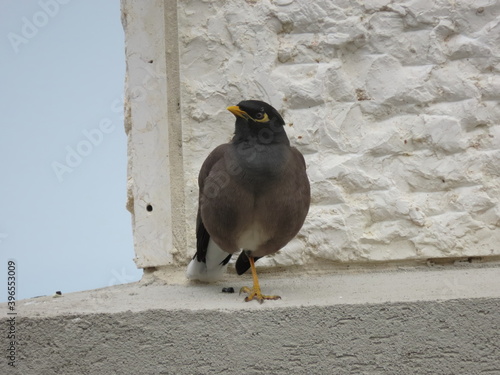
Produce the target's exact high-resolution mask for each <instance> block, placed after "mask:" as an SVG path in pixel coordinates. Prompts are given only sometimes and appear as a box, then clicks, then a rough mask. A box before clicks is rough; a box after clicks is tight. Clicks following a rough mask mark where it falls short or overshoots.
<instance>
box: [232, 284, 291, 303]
mask: <svg viewBox="0 0 500 375" xmlns="http://www.w3.org/2000/svg"><path fill="white" fill-rule="evenodd" d="M241 293H246V294H248V295H247V296H246V297H245V302H249V301H251V300H253V299H256V300H257V301H259V303H262V302H264V300H266V299H270V300H277V299H281V297H280V296H266V295H264V294H262V293H261V291H260V289H258V290H256V289H255V288H249V287H247V286H244V287H243V288H241V289H240V294H241Z"/></svg>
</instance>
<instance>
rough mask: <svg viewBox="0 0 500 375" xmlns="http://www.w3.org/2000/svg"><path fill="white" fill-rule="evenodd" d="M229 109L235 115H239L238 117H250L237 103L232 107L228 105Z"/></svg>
mask: <svg viewBox="0 0 500 375" xmlns="http://www.w3.org/2000/svg"><path fill="white" fill-rule="evenodd" d="M227 110H228V111H229V112H231V113H232V114H233V115H235V116H238V117H243V118H248V117H249V116H248V113H246V112H245V111H242V110H241V109H240V107H238V106H237V105H232V106H231V107H227Z"/></svg>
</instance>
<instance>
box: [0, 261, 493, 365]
mask: <svg viewBox="0 0 500 375" xmlns="http://www.w3.org/2000/svg"><path fill="white" fill-rule="evenodd" d="M438 268H439V270H436V268H433V269H430V270H422V269H420V270H418V269H417V270H416V269H412V268H408V269H404V270H399V271H398V272H394V271H392V272H387V271H384V272H372V273H357V272H344V273H339V274H336V275H323V276H321V277H319V276H318V277H311V278H307V279H304V278H298V279H290V278H286V279H283V278H269V279H267V278H265V280H263V287H264V288H266V289H268V290H270V291H271V290H272V291H273V292H274V291H279V292H280V293H282V296H283V299H282V300H280V301H266V302H265V303H264V304H262V305H260V304H258V303H245V302H243V301H242V298H241V296H237V295H234V294H222V293H220V287H221V285H189V284H179V285H159V284H158V283H156V284H153V285H147V286H146V285H141V284H137V283H134V284H128V285H122V286H116V287H110V288H104V289H99V290H94V291H86V292H79V293H71V294H67V295H63V296H62V297H60V298H52V297H41V298H35V299H29V300H23V301H19V302H18V314H19V315H18V324H17V332H18V334H19V337H20V340H19V343H18V361H19V362H18V367H17V368H16V369H14V370H13V369H12V368H9V367H7V365H6V362H5V360H3V361H1V363H0V372H1V373H5V374H23V375H30V374H36V375H49V374H50V375H52V374H65V375H69V374H79V375H81V374H104V375H106V374H218V373H222V374H370V375H372V374H432V375H434V374H449V375H452V374H453V375H456V374H498V373H500V363H499V361H498V353H499V351H500V346H499V345H500V344H499V343H500V290H499V289H498V284H499V282H500V274H499V272H498V268H470V267H458V268H449V267H444V268H440V267H438ZM239 280H240V281H239V282H237V281H235V280H230V281H229V282H231V283H232V285H233V286H235V287H239V286H241V285H242V283H243V281H242V280H241V278H240V279H239ZM226 285H227V283H226ZM294 291H296V292H297V295H294V294H293V292H294ZM342 296H344V298H339V297H342ZM5 305H6V304H0V308H1V309H2V310H5V309H4V308H6V306H5ZM0 324H1V325H2V326H6V322H5V318H2V319H1V322H0Z"/></svg>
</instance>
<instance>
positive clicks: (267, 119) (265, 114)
mask: <svg viewBox="0 0 500 375" xmlns="http://www.w3.org/2000/svg"><path fill="white" fill-rule="evenodd" d="M252 120H254V121H257V122H268V121H269V116H267V113H264V117H262V118H261V119H260V120H257V119H255V118H252Z"/></svg>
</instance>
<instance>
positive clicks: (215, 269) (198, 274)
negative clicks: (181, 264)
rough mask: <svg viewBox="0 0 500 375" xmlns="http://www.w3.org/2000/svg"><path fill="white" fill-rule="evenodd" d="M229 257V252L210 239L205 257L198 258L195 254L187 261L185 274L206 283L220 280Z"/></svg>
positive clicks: (189, 277)
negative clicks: (202, 258)
mask: <svg viewBox="0 0 500 375" xmlns="http://www.w3.org/2000/svg"><path fill="white" fill-rule="evenodd" d="M230 259H231V254H228V253H226V252H225V251H224V250H222V249H221V248H220V247H219V246H217V244H216V243H215V242H214V241H212V239H210V240H209V242H208V247H207V254H206V257H205V259H204V260H198V257H197V256H196V255H195V256H194V258H193V259H192V260H191V262H189V265H188V267H187V271H186V276H187V278H188V279H189V280H199V281H203V282H207V283H210V282H214V281H217V280H220V279H221V278H222V276H223V275H224V273H225V272H226V268H227V264H228V263H229V260H230Z"/></svg>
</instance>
